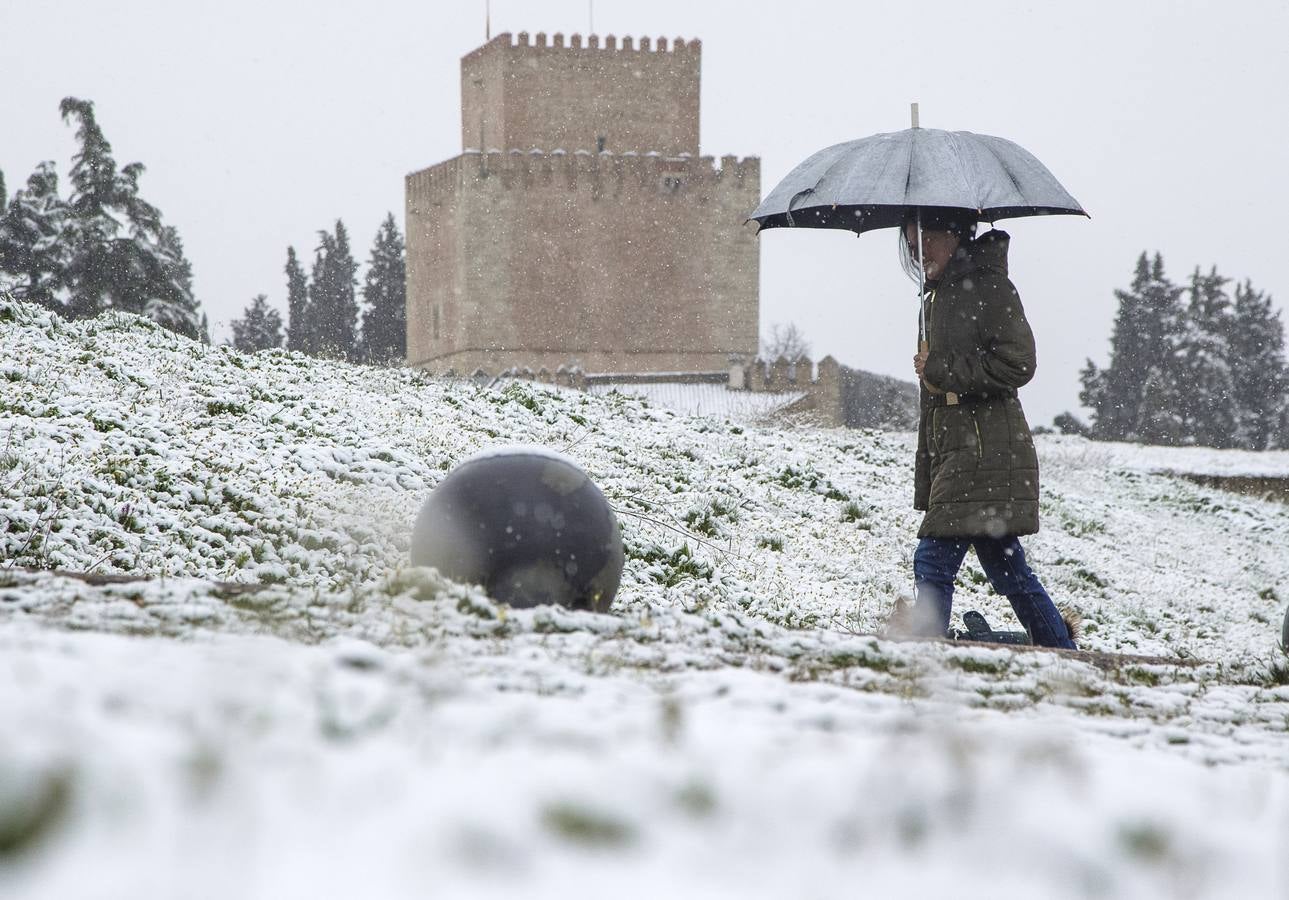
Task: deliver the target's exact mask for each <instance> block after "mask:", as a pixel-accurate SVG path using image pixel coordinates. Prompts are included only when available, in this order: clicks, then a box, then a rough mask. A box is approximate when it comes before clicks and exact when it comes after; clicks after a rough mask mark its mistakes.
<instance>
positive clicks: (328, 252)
mask: <svg viewBox="0 0 1289 900" xmlns="http://www.w3.org/2000/svg"><path fill="white" fill-rule="evenodd" d="M318 240H319V246H318V248H317V250H316V253H315V256H314V263H313V273H312V281H311V283H310V285H309V321H310V331H311V332H312V334H313V339H314V341H315V344H314V347H315V352H316V353H317V354H318V355H320V356H328V357H333V358H336V359H351V360H352V359H357V357H358V347H357V341H356V334H355V329H356V327H357V323H358V301H357V297H356V295H355V293H354V288H355V287H356V286H357V284H358V279H357V277H356V275H357V272H358V264H357V263H355V262H354V257H353V253H352V252H351V251H350V249H349V232H348V231H347V230H346V229H345V224H344V222H342V221H340V220H337V221H336V233H335V235H331V234H328V233H327V232H325V231H320V232H318Z"/></svg>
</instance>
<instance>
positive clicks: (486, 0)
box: [483, 0, 492, 43]
mask: <svg viewBox="0 0 1289 900" xmlns="http://www.w3.org/2000/svg"><path fill="white" fill-rule="evenodd" d="M483 40H484V43H487V42H488V41H490V40H492V0H483Z"/></svg>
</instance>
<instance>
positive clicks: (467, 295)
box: [406, 150, 761, 373]
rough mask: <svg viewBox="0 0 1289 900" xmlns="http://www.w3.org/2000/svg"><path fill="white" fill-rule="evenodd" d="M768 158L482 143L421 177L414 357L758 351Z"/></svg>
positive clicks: (550, 364)
mask: <svg viewBox="0 0 1289 900" xmlns="http://www.w3.org/2000/svg"><path fill="white" fill-rule="evenodd" d="M760 191H761V179H760V160H759V159H756V158H749V159H743V160H740V159H737V158H735V157H732V156H726V157H723V158H722V159H721V160H720V163H719V165H717V162H716V160H714V159H713V158H711V157H693V156H679V157H666V156H661V155H658V154H645V155H638V154H634V153H625V154H613V153H609V152H607V151H606V152H604V153H590V152H588V151H585V150H583V151H574V152H571V153H570V152H563V151H559V150H555V151H550V152H546V151H539V150H533V151H527V152H524V151H519V150H511V151H509V152H506V153H501V152H492V153H478V152H467V153H465V154H463V155H462V156H459V157H456V158H455V159H451V160H448V161H446V162H444V163H440V164H439V165H437V166H434V167H431V168H430V169H426V170H423V171H421V172H416V173H413V174H412V175H409V176H408V177H407V190H406V197H407V210H406V213H407V260H408V300H407V302H408V308H407V327H408V333H407V338H408V363H409V364H410V365H413V366H418V367H422V368H426V369H429V370H431V371H435V372H443V371H445V370H447V369H453V370H455V371H456V372H459V373H460V372H470V371H473V370H475V369H478V368H483V369H486V370H489V371H493V372H496V371H500V370H503V369H509V368H514V367H522V366H527V367H529V368H532V369H534V370H537V369H539V368H542V367H545V368H547V369H548V370H551V371H554V370H555V369H556V368H557V367H558V366H561V365H565V364H568V363H569V362H570V361H571V362H574V363H576V364H578V365H580V366H581V367H582V368H583V369H585V370H587V371H593V372H659V371H676V372H680V371H724V370H725V369H726V368H727V367H728V365H729V360H730V357H731V356H734V355H743V356H747V355H750V353H752V352H754V351H755V347H756V345H757V337H758V324H759V322H758V320H759V315H760V309H759V301H758V297H759V277H760V276H759V265H760V257H759V246H758V244H757V238H756V234H755V226H753V225H748V224H745V219H746V216H747V214H748V212H749V211H750V210H752V209H753V208H755V206H756V204H757V203H758V202H759V200H760Z"/></svg>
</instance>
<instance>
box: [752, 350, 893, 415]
mask: <svg viewBox="0 0 1289 900" xmlns="http://www.w3.org/2000/svg"><path fill="white" fill-rule="evenodd" d="M729 385H730V387H731V388H732V389H743V390H748V391H766V392H775V393H790V392H793V391H804V392H805V396H804V397H802V398H801V399H800V400H798V401H797V402H795V403H794V404H792V405H791V406H789V407H787V408H786V409H785V412H786V413H788V414H790V415H794V414H805V415H807V416H808V418H810V419H811V420H812V421H814V422H816V423H818V424H821V425H831V426H844V427H846V428H882V429H887V430H895V431H907V430H911V429H915V428H917V423H918V387H917V385H915V384H913V383H911V382H907V381H900V380H899V379H898V378H890V377H888V376H885V375H875V374H873V373H872V372H864V371H862V370H860V369H852V368H850V367H849V366H843V365H841V364H840V363H838V362H837V360H835V359H833V358H832V357H831V356H825V357H824V358H823V359H821V360H819V363H818V364H817V365H815V364H813V363H811V361H810V360H808V359H804V358H803V359H798V360H790V359H787V358H785V357H782V356H780V357H779V358H778V359H775V360H764V359H760V358H758V359H754V360H752V362H751V363H748V364H746V365H744V364H743V363H734V364H732V365H731V366H730V375H729Z"/></svg>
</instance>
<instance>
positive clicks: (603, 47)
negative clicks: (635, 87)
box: [465, 31, 703, 59]
mask: <svg viewBox="0 0 1289 900" xmlns="http://www.w3.org/2000/svg"><path fill="white" fill-rule="evenodd" d="M507 49H523V50H550V51H557V50H567V51H582V52H590V51H599V52H601V53H677V54H686V53H687V54H701V53H702V50H703V42H702V41H700V40H699V39H698V38H693V39H690V40H686V39H685V38H683V37H677V38H672V39H670V40H668V39H667V38H666V37H658V38H650V37H643V36H642V37H639V38H633V37H631V36H630V35H624V36H622V37H618V36H617V35H613V34H608V35H604V36H603V37H601V36H600V35H598V34H589V35H585V36H584V35H582V34H579V33H576V32H575V33H573V34H570V35H568V37H567V39H566V38H565V35H564V34H563V33H562V32H558V31H557V32H555V33H554V34H552V35H547V33H546V32H544V31H539V32H537V33H536V34H531V33H529V32H527V31H520V32H518V33H515V34H512V33H511V32H509V31H503V32H502V33H501V34H498V35H497V36H496V37H494V38H493V39H492V40H490V41H488V42H487V43H486V44H483V45H482V46H480V47H477V48H476V49H475V50H473V51H472V52H470V53H469V54H467V55H466V57H465V58H466V59H470V58H471V57H475V56H482V55H485V54H488V53H495V52H498V51H500V50H507Z"/></svg>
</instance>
